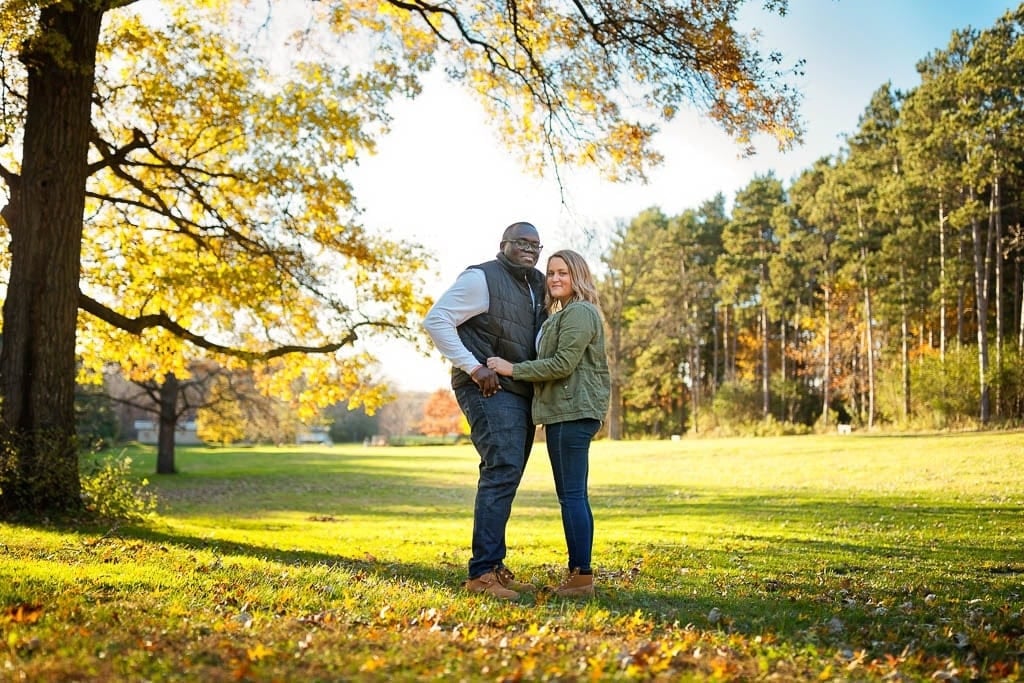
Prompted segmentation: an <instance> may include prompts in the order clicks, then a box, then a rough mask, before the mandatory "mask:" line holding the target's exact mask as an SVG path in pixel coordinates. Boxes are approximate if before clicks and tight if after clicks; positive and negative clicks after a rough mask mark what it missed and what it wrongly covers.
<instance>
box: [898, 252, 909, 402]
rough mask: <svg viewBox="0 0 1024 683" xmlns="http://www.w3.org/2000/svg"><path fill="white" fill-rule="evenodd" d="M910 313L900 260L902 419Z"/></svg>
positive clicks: (907, 398)
mask: <svg viewBox="0 0 1024 683" xmlns="http://www.w3.org/2000/svg"><path fill="white" fill-rule="evenodd" d="M909 318H910V315H909V313H908V312H907V279H906V266H905V265H904V264H903V262H902V259H901V262H900V364H901V366H902V367H901V370H902V376H901V378H900V380H901V381H900V383H901V385H902V389H903V421H904V422H906V421H907V420H909V419H910V320H909Z"/></svg>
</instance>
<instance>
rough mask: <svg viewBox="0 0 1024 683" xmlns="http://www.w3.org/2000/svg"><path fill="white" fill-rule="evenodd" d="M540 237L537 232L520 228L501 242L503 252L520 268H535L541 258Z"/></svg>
mask: <svg viewBox="0 0 1024 683" xmlns="http://www.w3.org/2000/svg"><path fill="white" fill-rule="evenodd" d="M541 248H542V247H541V244H540V237H539V236H538V235H537V231H536V230H530V229H529V228H520V229H518V230H513V231H512V232H510V233H509V234H508V235H506V236H505V239H503V240H502V241H501V251H502V253H504V254H505V256H507V257H508V259H509V260H510V261H512V263H515V264H516V265H520V266H535V265H537V259H539V258H540V250H541Z"/></svg>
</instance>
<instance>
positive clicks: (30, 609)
mask: <svg viewBox="0 0 1024 683" xmlns="http://www.w3.org/2000/svg"><path fill="white" fill-rule="evenodd" d="M42 616H43V606H42V605H32V604H28V603H21V604H19V605H11V606H10V607H7V608H6V609H4V617H5V619H6V620H7V621H10V622H12V623H15V624H34V623H36V622H37V621H39V618H40V617H42Z"/></svg>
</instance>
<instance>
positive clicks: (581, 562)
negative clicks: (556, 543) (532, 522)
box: [544, 419, 601, 572]
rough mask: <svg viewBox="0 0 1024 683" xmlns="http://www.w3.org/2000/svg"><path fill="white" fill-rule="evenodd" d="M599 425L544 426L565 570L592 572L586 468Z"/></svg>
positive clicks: (581, 422) (592, 422)
mask: <svg viewBox="0 0 1024 683" xmlns="http://www.w3.org/2000/svg"><path fill="white" fill-rule="evenodd" d="M600 428H601V422H600V421H599V420H589V419H588V420H572V421H570V422H556V423H554V424H550V425H547V426H546V427H545V428H544V429H545V432H546V434H547V444H548V458H549V459H550V460H551V472H552V473H553V474H554V475H555V493H556V494H558V504H559V506H561V508H562V528H563V529H564V530H565V545H566V547H567V548H568V550H569V571H572V570H573V569H579V570H581V571H584V572H589V571H592V567H591V566H590V560H591V558H590V555H591V551H592V550H593V547H594V514H593V513H592V512H591V511H590V499H589V498H588V497H587V475H588V473H589V471H590V441H591V439H593V438H594V435H595V434H597V430H598V429H600Z"/></svg>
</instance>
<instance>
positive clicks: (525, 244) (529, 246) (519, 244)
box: [505, 239, 544, 254]
mask: <svg viewBox="0 0 1024 683" xmlns="http://www.w3.org/2000/svg"><path fill="white" fill-rule="evenodd" d="M505 242H507V243H508V244H511V245H512V246H513V247H515V248H516V249H518V250H520V251H535V252H537V253H538V254H539V253H540V250H541V249H543V248H544V245H543V244H541V243H540V242H531V241H530V240H524V239H515V240H505Z"/></svg>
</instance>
